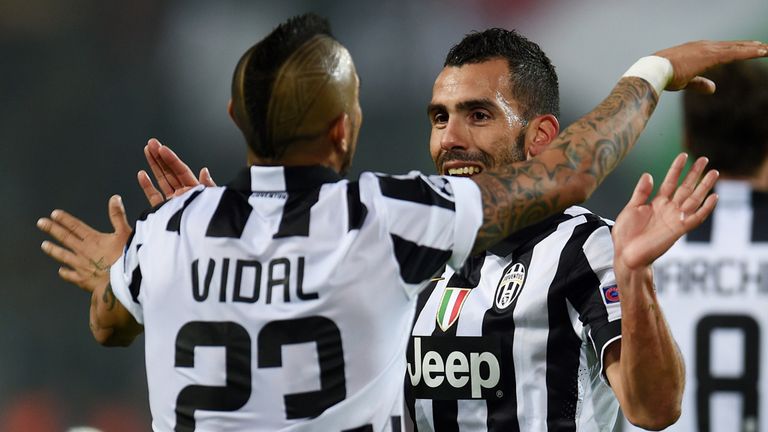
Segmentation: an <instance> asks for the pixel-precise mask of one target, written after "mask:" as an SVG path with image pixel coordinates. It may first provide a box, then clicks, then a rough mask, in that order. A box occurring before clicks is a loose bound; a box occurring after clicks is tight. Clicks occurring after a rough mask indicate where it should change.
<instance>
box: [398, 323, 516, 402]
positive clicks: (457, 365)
mask: <svg viewBox="0 0 768 432" xmlns="http://www.w3.org/2000/svg"><path fill="white" fill-rule="evenodd" d="M411 343H412V345H413V351H412V352H411V351H410V349H409V352H408V354H407V356H406V357H407V358H408V375H409V377H410V379H411V386H412V390H413V395H414V397H416V398H417V399H480V398H483V399H491V398H493V399H498V398H501V397H503V396H504V392H503V390H502V389H501V386H500V383H501V382H502V380H501V368H500V366H499V364H500V362H499V358H500V355H499V352H500V343H499V340H498V338H493V337H427V336H425V337H419V336H414V337H413V338H412V339H411ZM422 345H423V347H424V350H425V351H426V352H425V353H423V355H422Z"/></svg>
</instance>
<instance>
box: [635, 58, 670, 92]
mask: <svg viewBox="0 0 768 432" xmlns="http://www.w3.org/2000/svg"><path fill="white" fill-rule="evenodd" d="M673 75H674V70H673V69H672V63H671V62H670V61H669V60H667V59H665V58H664V57H659V56H647V57H642V58H641V59H639V60H638V61H636V62H635V64H633V65H632V66H630V68H629V69H627V71H626V72H625V73H624V75H622V77H638V78H642V79H644V80H646V81H648V83H649V84H650V85H651V86H652V87H653V88H654V90H656V94H657V95H661V92H662V91H663V90H664V88H665V87H666V86H667V84H668V83H669V81H670V80H671V79H672V76H673Z"/></svg>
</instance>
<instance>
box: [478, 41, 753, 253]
mask: <svg viewBox="0 0 768 432" xmlns="http://www.w3.org/2000/svg"><path fill="white" fill-rule="evenodd" d="M655 55H656V56H658V57H663V58H665V59H667V60H669V62H670V63H671V65H672V71H671V76H670V75H667V76H663V75H664V73H663V71H662V72H661V73H659V71H658V70H655V71H650V72H651V73H646V74H645V75H644V74H643V71H642V70H641V71H640V72H639V73H636V75H641V76H644V78H638V77H636V76H629V77H624V78H622V79H621V80H620V81H619V82H618V84H617V85H616V87H614V89H613V90H612V91H611V93H610V95H609V96H608V97H607V98H606V99H605V100H604V101H603V102H601V103H600V105H598V106H597V108H595V109H594V110H593V111H592V112H590V113H589V114H587V115H586V116H584V117H582V118H581V119H579V120H578V121H577V122H575V123H574V124H572V125H571V126H570V127H568V128H566V129H565V130H564V131H563V132H562V133H561V134H560V136H558V137H557V138H556V139H555V140H554V141H553V142H552V144H550V146H549V148H548V149H547V150H546V151H544V152H542V153H541V154H539V155H538V156H537V157H535V158H532V159H531V160H528V161H526V162H520V163H516V164H513V165H511V166H507V167H497V168H494V169H493V170H488V171H485V172H483V173H481V174H479V175H475V176H474V177H472V179H473V180H474V181H475V182H476V183H477V184H478V186H480V190H481V193H482V199H483V225H482V226H481V228H480V230H479V231H478V234H477V238H476V240H475V245H474V248H473V253H478V252H480V251H483V250H485V249H487V248H488V247H490V246H492V245H493V244H495V243H496V242H498V241H499V240H501V239H503V238H504V237H506V236H508V235H509V234H511V233H512V232H514V231H517V230H518V229H520V228H523V227H525V226H527V225H530V224H532V223H534V222H537V221H539V220H542V219H544V218H545V217H547V216H550V215H552V214H554V213H557V212H558V211H561V210H563V209H565V208H567V207H569V206H571V205H574V204H578V203H580V202H583V201H584V200H586V199H587V198H588V197H589V196H590V195H591V194H592V192H593V191H594V190H595V188H596V187H597V186H598V185H599V184H600V183H601V182H602V181H603V180H604V179H605V177H606V176H607V175H608V174H609V173H610V172H611V171H613V170H614V169H615V168H616V166H617V165H618V164H619V162H621V160H622V159H624V157H625V156H626V155H627V153H628V152H629V150H630V149H631V148H632V146H633V145H634V143H635V142H636V141H637V138H638V136H639V135H640V132H641V131H642V130H643V128H645V124H646V123H647V121H648V119H649V118H650V116H651V114H652V113H653V110H654V109H655V107H656V103H657V101H658V94H657V91H656V90H655V89H654V87H653V86H652V85H651V84H650V83H649V81H650V82H656V84H657V85H660V87H659V88H658V90H661V89H663V88H666V89H668V90H679V89H682V88H685V87H686V86H687V85H689V84H690V85H691V87H692V88H694V89H696V90H700V91H705V92H712V91H714V84H712V82H711V81H708V80H706V79H704V78H701V77H698V75H699V74H700V73H703V72H704V71H705V70H707V69H709V68H710V67H713V66H716V65H718V64H722V63H728V62H732V61H736V60H744V59H750V58H755V57H764V56H766V55H768V45H766V44H763V43H760V42H752V41H750V42H746V41H741V42H712V41H699V42H690V43H687V44H684V45H679V46H676V47H673V48H668V49H665V50H662V51H659V52H657V53H656V54H655ZM660 75H662V79H661V82H658V81H659V76H660ZM646 79H648V80H647V81H646Z"/></svg>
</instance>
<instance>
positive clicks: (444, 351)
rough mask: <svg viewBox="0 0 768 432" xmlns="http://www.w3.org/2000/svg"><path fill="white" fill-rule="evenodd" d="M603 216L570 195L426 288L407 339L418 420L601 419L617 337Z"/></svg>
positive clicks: (447, 427) (577, 422)
mask: <svg viewBox="0 0 768 432" xmlns="http://www.w3.org/2000/svg"><path fill="white" fill-rule="evenodd" d="M611 225H612V222H610V221H607V220H604V219H601V218H600V217H598V216H596V215H594V214H592V213H589V212H588V211H587V210H585V209H583V208H580V207H571V208H569V209H568V210H566V211H565V212H564V213H563V214H561V215H558V216H554V217H552V218H549V219H547V220H545V221H543V222H541V223H539V224H537V225H534V226H531V227H529V228H526V229H524V230H522V231H520V232H519V233H517V234H514V235H512V236H510V237H509V238H507V239H506V240H505V241H503V242H502V243H500V244H498V245H496V246H495V247H493V248H492V249H491V250H489V251H488V252H487V253H485V254H484V255H481V256H475V257H470V258H469V259H468V260H467V262H466V263H465V265H464V266H463V267H461V268H460V270H459V271H454V270H452V269H450V268H447V269H446V271H445V273H443V275H442V277H441V278H439V280H437V281H436V282H435V283H433V284H431V285H430V287H429V288H428V289H427V290H425V291H424V292H423V293H422V294H421V295H420V296H419V301H418V304H417V318H416V320H415V322H414V327H413V330H412V337H411V340H410V343H409V346H408V350H407V359H408V370H407V373H406V377H405V387H406V403H407V406H408V411H409V413H410V420H411V421H412V422H413V426H414V428H415V430H418V431H438V432H440V431H461V432H464V431H604V430H610V428H611V427H612V426H613V424H614V423H615V421H616V417H617V413H618V402H617V400H616V398H615V396H614V394H613V392H612V391H611V389H610V387H609V386H608V385H607V384H606V382H605V379H604V376H603V370H602V358H603V352H604V350H605V348H606V347H607V346H608V345H609V344H610V343H612V342H613V341H616V340H618V339H619V338H620V337H621V305H620V303H619V292H618V289H617V287H616V281H615V276H614V273H613V242H612V240H611V235H610V226H611Z"/></svg>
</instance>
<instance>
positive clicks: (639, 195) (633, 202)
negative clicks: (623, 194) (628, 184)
mask: <svg viewBox="0 0 768 432" xmlns="http://www.w3.org/2000/svg"><path fill="white" fill-rule="evenodd" d="M651 192H653V177H652V176H651V175H650V174H648V173H643V175H641V176H640V180H638V181H637V185H636V186H635V191H634V192H632V198H630V199H629V202H628V203H627V207H638V206H641V205H643V204H645V202H646V201H648V197H650V196H651Z"/></svg>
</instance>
